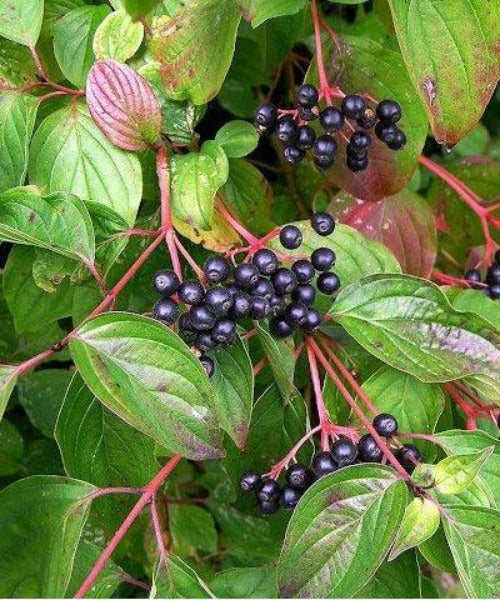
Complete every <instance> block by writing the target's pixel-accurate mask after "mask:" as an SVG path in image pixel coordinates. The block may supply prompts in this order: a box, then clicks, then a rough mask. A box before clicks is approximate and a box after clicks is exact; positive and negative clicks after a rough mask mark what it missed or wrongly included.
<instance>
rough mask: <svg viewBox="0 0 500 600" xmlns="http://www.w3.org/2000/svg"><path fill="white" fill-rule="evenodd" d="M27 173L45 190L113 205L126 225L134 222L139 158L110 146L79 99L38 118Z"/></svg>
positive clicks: (138, 196)
mask: <svg viewBox="0 0 500 600" xmlns="http://www.w3.org/2000/svg"><path fill="white" fill-rule="evenodd" d="M29 176H30V181H31V183H34V184H37V185H39V186H41V187H42V188H44V189H45V190H46V192H58V191H65V192H71V193H72V194H75V196H78V197H79V198H81V199H82V200H84V201H87V200H90V201H92V202H96V203H98V204H104V205H105V206H108V207H109V208H112V209H113V210H114V211H115V212H117V213H118V214H120V215H121V216H122V217H123V218H124V219H125V221H126V222H127V224H128V225H129V226H131V225H133V224H134V222H135V217H136V215H137V210H138V208H139V204H140V202H141V196H142V170H141V165H140V162H139V159H138V158H137V157H136V156H134V155H133V154H130V153H126V152H123V151H121V150H119V149H118V148H116V147H115V146H113V145H112V144H111V143H110V142H109V141H108V140H107V139H106V138H105V137H104V135H103V134H102V133H101V132H100V131H99V129H98V128H97V127H96V125H95V124H94V121H93V120H92V118H91V117H90V115H89V113H88V111H87V108H86V106H85V105H84V104H83V103H80V102H79V103H75V104H72V106H70V107H66V108H62V109H61V110H58V111H57V112H55V113H52V114H51V115H49V116H48V117H47V118H46V119H45V120H44V121H43V122H42V124H41V125H40V127H39V128H38V129H37V131H36V133H35V136H34V137H33V141H32V143H31V151H30V164H29Z"/></svg>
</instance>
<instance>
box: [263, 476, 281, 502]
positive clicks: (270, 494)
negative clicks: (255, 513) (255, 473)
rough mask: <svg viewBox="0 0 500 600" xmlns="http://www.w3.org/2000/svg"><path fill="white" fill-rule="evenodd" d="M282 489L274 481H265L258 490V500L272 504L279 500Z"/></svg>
mask: <svg viewBox="0 0 500 600" xmlns="http://www.w3.org/2000/svg"><path fill="white" fill-rule="evenodd" d="M280 492H281V488H280V486H279V484H278V482H277V481H274V479H265V480H264V481H263V482H262V483H261V485H260V486H259V487H258V488H257V499H258V500H260V501H261V502H272V501H274V500H277V499H278V498H279V495H280Z"/></svg>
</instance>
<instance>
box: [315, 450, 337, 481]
mask: <svg viewBox="0 0 500 600" xmlns="http://www.w3.org/2000/svg"><path fill="white" fill-rule="evenodd" d="M312 468H313V471H314V473H315V475H316V477H323V476H324V475H328V474H329V473H333V472H334V471H336V470H337V468H338V466H337V463H336V462H335V461H334V460H333V456H332V455H331V454H330V452H318V453H317V454H316V455H315V456H314V458H313V461H312Z"/></svg>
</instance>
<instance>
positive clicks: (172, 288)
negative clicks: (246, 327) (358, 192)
mask: <svg viewBox="0 0 500 600" xmlns="http://www.w3.org/2000/svg"><path fill="white" fill-rule="evenodd" d="M311 225H312V227H313V229H314V230H315V231H316V233H318V234H320V235H323V236H326V235H330V234H331V233H332V232H333V230H334V228H335V221H334V219H333V217H332V216H331V215H329V214H328V213H315V214H314V215H313V216H312V218H311ZM280 241H281V244H282V245H283V247H284V248H287V249H290V250H292V249H295V248H298V247H299V246H300V244H301V243H302V233H301V231H300V229H299V228H298V227H295V226H294V225H286V226H284V227H282V228H281V231H280ZM335 258H336V257H335V253H334V252H333V250H330V249H329V248H318V249H317V250H315V251H314V252H313V253H312V255H311V259H310V260H297V261H295V262H294V263H293V264H292V266H291V268H290V269H288V268H286V267H283V266H282V265H281V264H280V261H279V260H278V257H277V256H276V254H275V253H274V252H273V251H272V250H269V249H267V248H262V249H260V250H258V251H257V252H255V254H254V255H253V257H252V260H251V262H244V263H242V264H240V265H238V266H237V267H234V268H233V266H232V265H231V263H230V262H229V261H228V260H227V259H226V258H224V257H222V256H211V257H210V258H208V259H207V260H206V262H205V264H204V265H203V273H204V274H205V278H206V280H207V285H206V286H204V285H202V284H201V283H200V282H199V281H197V280H193V279H189V280H186V281H184V282H182V283H181V282H180V281H179V278H178V277H177V275H176V274H175V273H174V272H173V271H171V270H162V271H159V272H158V273H156V274H155V276H154V279H153V286H154V289H155V290H156V292H158V293H159V294H160V295H161V296H162V297H161V298H160V300H158V302H156V304H155V306H154V310H153V315H154V317H155V318H156V319H158V320H159V321H161V322H162V323H164V324H165V325H173V324H174V323H177V322H178V326H179V334H180V335H181V336H182V337H183V338H184V340H185V341H186V343H188V344H189V345H191V346H193V347H194V348H195V349H196V350H197V351H198V352H199V353H200V354H201V358H200V360H201V361H202V364H203V366H204V368H205V370H206V371H207V374H208V375H209V376H211V375H212V374H213V372H214V362H213V361H212V359H211V358H210V357H209V356H206V353H207V352H209V351H210V350H213V349H214V348H216V347H217V346H229V345H231V344H232V343H234V341H235V338H236V326H237V324H244V322H245V320H246V319H253V320H256V321H260V320H263V319H267V318H269V319H270V321H269V329H270V331H271V333H272V335H274V336H275V337H278V338H284V337H287V336H289V335H291V334H292V333H293V332H294V330H295V327H297V326H300V327H302V328H303V330H304V331H306V332H312V331H314V330H315V329H317V328H318V327H319V326H320V325H321V323H322V317H321V315H320V313H319V312H318V311H317V310H316V309H314V308H312V304H313V302H314V300H315V297H316V288H314V287H313V286H312V285H311V281H312V279H313V278H314V276H315V274H316V271H319V272H320V275H319V276H318V277H317V280H316V286H317V289H318V290H319V291H320V292H322V293H323V294H328V295H331V294H333V293H334V292H336V291H337V290H338V288H339V287H340V281H339V278H338V277H337V275H335V274H334V273H331V272H329V269H330V268H331V267H332V266H333V264H334V263H335ZM175 296H177V297H175ZM179 302H181V303H183V304H184V305H186V307H189V309H188V310H186V312H184V313H182V314H181V312H180V310H179Z"/></svg>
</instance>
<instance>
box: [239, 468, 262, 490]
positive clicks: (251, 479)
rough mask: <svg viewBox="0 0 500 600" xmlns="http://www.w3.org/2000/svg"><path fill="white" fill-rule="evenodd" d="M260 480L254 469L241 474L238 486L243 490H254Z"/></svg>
mask: <svg viewBox="0 0 500 600" xmlns="http://www.w3.org/2000/svg"><path fill="white" fill-rule="evenodd" d="M261 481H262V479H261V477H260V475H259V474H258V473H256V472H255V471H249V472H248V473H245V474H244V475H242V476H241V479H240V487H241V489H242V490H243V491H244V492H245V493H248V492H254V491H255V490H256V489H257V487H258V486H259V484H260V482H261Z"/></svg>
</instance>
